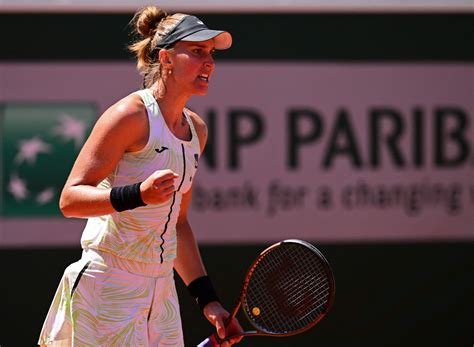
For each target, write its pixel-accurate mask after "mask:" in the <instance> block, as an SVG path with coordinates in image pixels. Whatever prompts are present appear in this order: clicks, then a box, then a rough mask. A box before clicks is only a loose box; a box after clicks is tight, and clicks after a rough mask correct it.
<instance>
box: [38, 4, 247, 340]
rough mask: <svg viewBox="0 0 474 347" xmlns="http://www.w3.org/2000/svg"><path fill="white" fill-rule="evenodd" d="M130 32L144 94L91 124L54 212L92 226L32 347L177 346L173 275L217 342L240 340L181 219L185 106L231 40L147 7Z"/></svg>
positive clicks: (193, 126) (188, 116) (200, 134)
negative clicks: (133, 32) (186, 290)
mask: <svg viewBox="0 0 474 347" xmlns="http://www.w3.org/2000/svg"><path fill="white" fill-rule="evenodd" d="M133 23H134V25H135V29H136V32H137V33H138V34H139V35H140V37H141V39H140V40H138V41H137V42H135V43H134V44H132V45H131V46H130V49H131V51H132V52H134V53H135V55H136V57H137V66H138V70H139V72H140V73H141V74H142V75H143V78H144V89H142V90H139V91H137V92H134V93H132V94H130V95H128V96H126V97H125V98H123V99H121V100H119V101H118V102H117V103H116V104H114V105H112V106H111V107H110V108H109V109H108V110H107V111H105V113H104V114H103V115H102V116H101V117H100V118H99V119H98V121H97V123H96V125H95V127H94V129H93V131H92V133H91V135H90V137H89V138H88V140H87V141H86V143H85V144H84V147H83V148H82V150H81V152H80V154H79V156H78V158H77V160H76V162H75V164H74V166H73V168H72V170H71V173H70V176H69V178H68V180H67V182H66V184H65V186H64V189H63V192H62V194H61V199H60V207H61V211H62V212H63V214H64V215H65V216H66V217H76V218H88V222H87V225H86V227H85V230H84V232H83V235H82V238H81V245H82V248H83V255H82V258H81V259H80V260H79V261H77V262H75V263H73V264H71V265H70V266H68V267H67V269H66V270H65V272H64V275H63V277H62V279H61V282H60V285H59V288H58V290H57V292H56V295H55V297H54V299H53V303H52V305H51V307H50V309H49V312H48V315H47V317H46V320H45V322H44V325H43V329H42V331H41V335H40V339H39V344H40V345H53V346H71V345H73V346H125V345H126V346H183V345H184V343H183V334H182V327H181V318H180V312H179V304H178V298H177V294H176V289H175V283H174V279H173V268H174V269H176V271H177V273H178V274H179V276H180V277H181V278H182V279H183V281H184V283H185V284H186V285H187V286H188V288H189V291H190V293H191V295H192V296H193V297H194V298H195V299H196V301H197V303H198V304H199V306H200V308H201V309H202V312H203V314H204V316H205V317H206V318H207V319H208V320H209V321H210V322H211V323H212V324H213V325H214V326H215V327H216V330H217V333H218V335H219V336H220V337H221V338H224V337H225V336H230V335H233V334H235V333H238V332H241V331H242V328H241V327H240V325H239V323H238V321H237V320H235V319H234V320H233V321H232V322H231V323H230V324H229V326H228V327H227V328H225V327H224V321H225V319H226V318H227V317H228V315H229V313H228V312H227V311H226V310H225V309H224V308H223V307H222V306H221V304H220V303H219V300H218V297H217V295H216V292H215V290H214V288H213V285H212V283H211V280H210V279H209V277H208V276H207V275H206V271H205V268H204V266H203V263H202V261H201V256H200V254H199V250H198V247H197V245H196V241H195V238H194V235H193V232H192V229H191V226H190V224H189V222H188V218H187V210H188V206H189V203H190V199H191V190H192V188H191V186H192V182H193V179H194V177H195V174H196V169H197V162H198V159H199V157H200V155H201V153H202V151H203V149H204V146H205V143H206V140H207V128H206V125H205V123H204V122H203V121H202V119H201V118H200V117H199V116H198V115H197V114H196V113H194V112H191V111H190V110H189V109H187V108H186V107H185V106H186V102H187V100H188V98H189V97H190V96H191V95H205V94H206V93H207V90H208V87H209V81H210V79H211V77H212V74H213V72H214V60H213V53H214V51H215V50H224V49H227V48H229V47H230V46H231V44H232V37H231V35H230V34H229V33H228V32H225V31H216V30H210V29H208V28H207V27H206V25H204V23H203V22H202V21H200V20H199V19H198V18H196V17H194V16H191V15H185V14H173V15H168V14H166V13H165V12H164V11H162V10H161V9H159V8H157V7H154V6H148V7H145V8H144V9H142V10H140V11H139V12H137V13H136V14H135V17H134V21H133ZM239 340H240V339H234V340H231V341H228V342H225V343H223V344H222V346H225V347H227V346H230V345H232V344H235V343H237V342H239Z"/></svg>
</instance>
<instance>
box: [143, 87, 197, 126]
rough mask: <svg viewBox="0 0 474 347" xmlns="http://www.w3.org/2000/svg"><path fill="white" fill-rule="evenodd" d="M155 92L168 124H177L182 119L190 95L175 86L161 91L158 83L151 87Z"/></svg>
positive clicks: (154, 94)
mask: <svg viewBox="0 0 474 347" xmlns="http://www.w3.org/2000/svg"><path fill="white" fill-rule="evenodd" d="M150 89H151V90H152V92H153V96H154V97H155V99H156V101H157V102H158V105H159V106H160V111H161V113H162V114H163V117H164V118H165V120H166V122H167V123H168V124H173V125H174V124H175V123H177V122H180V121H181V119H182V114H183V108H184V107H185V106H186V103H187V102H188V99H189V95H186V94H183V93H180V92H178V91H176V90H175V89H174V88H168V87H167V88H166V89H165V90H164V92H163V93H161V92H160V91H159V88H158V84H157V83H156V84H155V85H153V86H152V87H151V88H150Z"/></svg>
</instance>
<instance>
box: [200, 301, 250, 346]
mask: <svg viewBox="0 0 474 347" xmlns="http://www.w3.org/2000/svg"><path fill="white" fill-rule="evenodd" d="M203 313H204V316H206V318H207V320H208V321H209V322H211V324H212V325H214V326H215V327H216V330H217V335H218V336H219V338H220V339H222V340H223V339H224V338H225V337H226V336H232V335H237V334H239V333H242V332H243V330H242V327H241V326H240V324H239V322H238V321H237V319H236V318H235V317H233V318H232V321H231V322H230V323H229V324H228V325H227V327H226V326H225V323H226V321H227V318H228V317H229V312H227V311H226V310H225V309H224V308H223V307H222V305H221V304H220V303H219V302H217V301H213V302H210V303H209V304H207V305H206V307H204V310H203ZM240 340H242V336H240V337H236V338H233V339H230V340H228V341H225V342H223V343H222V344H221V347H229V346H232V345H233V344H235V343H238V342H240Z"/></svg>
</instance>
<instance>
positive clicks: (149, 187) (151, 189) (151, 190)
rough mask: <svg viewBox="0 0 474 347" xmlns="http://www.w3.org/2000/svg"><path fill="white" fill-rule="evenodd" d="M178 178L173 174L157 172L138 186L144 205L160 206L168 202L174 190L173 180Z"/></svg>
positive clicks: (168, 171)
mask: <svg viewBox="0 0 474 347" xmlns="http://www.w3.org/2000/svg"><path fill="white" fill-rule="evenodd" d="M178 177H179V175H178V174H176V173H175V172H173V171H171V170H169V169H167V170H157V171H155V172H153V173H152V174H151V175H150V176H149V177H148V178H147V179H146V180H145V181H143V182H142V184H141V185H140V193H141V197H142V200H143V202H144V203H145V204H161V203H163V202H165V201H168V200H169V199H170V198H171V196H172V195H173V193H174V191H175V190H176V185H175V180H176V179H177V178H178Z"/></svg>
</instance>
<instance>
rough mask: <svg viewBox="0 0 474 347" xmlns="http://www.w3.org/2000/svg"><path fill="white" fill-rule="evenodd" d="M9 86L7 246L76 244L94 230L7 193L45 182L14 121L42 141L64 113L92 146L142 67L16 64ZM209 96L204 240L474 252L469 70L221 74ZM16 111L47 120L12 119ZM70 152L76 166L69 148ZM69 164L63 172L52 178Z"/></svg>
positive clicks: (204, 100) (275, 68)
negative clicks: (45, 129) (443, 247)
mask: <svg viewBox="0 0 474 347" xmlns="http://www.w3.org/2000/svg"><path fill="white" fill-rule="evenodd" d="M0 74H1V75H2V76H3V77H2V86H1V89H0V102H1V103H2V107H3V108H2V109H3V113H2V128H1V129H2V134H1V136H2V143H3V149H2V151H3V157H2V170H3V171H2V172H3V176H2V204H3V208H2V215H1V216H0V218H1V222H0V223H1V225H2V230H1V232H0V245H2V246H9V245H10V246H11V245H23V244H29V245H43V244H57V243H58V242H59V243H61V244H70V243H78V242H79V241H78V240H79V237H80V232H81V231H82V230H81V229H82V227H83V223H84V222H83V221H71V220H65V219H64V218H62V217H61V216H58V214H57V210H54V208H53V210H52V212H51V213H50V214H48V213H46V212H44V213H43V212H41V213H37V212H35V211H34V210H33V211H30V210H28V209H24V208H23V207H22V206H21V204H22V203H25V204H26V203H27V201H30V200H29V199H25V200H18V198H15V196H14V195H13V193H12V191H11V188H9V187H11V186H12V179H17V178H19V177H20V176H19V174H18V173H17V171H18V170H17V167H16V166H15V165H20V164H21V165H23V167H24V169H25V170H26V169H27V168H28V170H29V169H30V168H31V170H34V165H33V164H34V162H31V161H32V159H28V157H27V155H26V154H25V153H23V152H22V151H21V148H22V144H23V145H24V144H25V141H26V140H27V139H28V138H29V139H32V138H35V135H34V134H33V133H31V134H30V133H28V136H26V135H25V138H23V137H21V136H16V135H13V134H14V133H15V130H14V127H13V125H10V124H11V122H12V120H11V119H13V118H18V119H22V121H21V122H25V124H30V127H29V128H30V130H32V129H35V130H38V132H40V131H42V130H41V127H38V128H37V127H36V125H35V124H36V123H31V122H30V121H29V120H28V119H29V118H28V117H32V116H35V117H37V116H40V117H41V118H42V119H43V118H44V119H48V117H53V118H54V119H57V122H59V123H58V124H61V121H62V122H65V120H64V118H60V117H59V116H54V115H57V114H58V112H57V110H56V109H48V107H50V106H48V105H50V104H51V103H64V104H67V105H68V106H65V108H64V110H63V111H61V112H63V114H70V115H72V117H73V118H74V119H76V120H80V121H81V122H82V123H81V124H83V128H82V129H83V130H86V133H88V131H90V127H91V126H92V123H93V121H91V112H96V113H97V114H96V116H99V115H100V113H101V112H103V111H104V110H105V109H106V108H107V107H108V106H110V105H111V104H112V103H114V102H116V101H117V100H118V99H120V98H121V97H123V96H125V95H127V94H128V93H130V92H132V91H134V90H136V89H138V88H139V87H140V84H141V83H140V82H141V81H140V78H139V76H138V74H137V73H136V71H135V67H134V65H133V63H132V64H130V63H103V64H100V63H90V64H89V63H88V64H85V63H82V64H74V63H67V64H66V63H65V64H26V63H25V64H13V63H11V64H6V63H5V64H0ZM210 83H211V84H210V90H209V93H208V95H207V96H205V97H192V98H191V100H190V102H189V107H190V108H191V109H193V110H194V111H196V112H197V113H198V114H200V115H201V116H202V118H204V120H205V121H206V123H207V125H208V130H209V139H208V143H207V148H206V152H205V155H204V156H203V157H201V160H200V162H199V170H198V176H197V177H196V181H195V186H194V190H193V201H192V204H191V207H190V209H191V211H190V220H191V224H192V226H193V228H194V230H195V233H196V235H197V237H198V239H199V240H200V241H202V242H204V243H224V242H225V243H229V242H261V241H265V242H267V241H272V240H279V239H282V238H305V239H312V240H319V241H326V242H358V241H394V240H467V239H470V240H472V239H474V229H473V228H472V225H473V224H474V213H473V212H474V179H473V177H474V176H473V173H474V128H473V127H474V125H473V112H474V101H473V92H474V67H473V66H472V64H467V63H466V64H393V63H390V64H389V63H385V64H373V63H371V64H356V63H353V64H342V63H333V64H324V63H291V62H282V63H267V62H261V63H242V62H233V63H232V62H224V63H221V64H219V63H218V65H217V68H216V71H215V73H214V75H213V76H212V77H211V82H210ZM19 104H21V105H29V107H30V109H31V108H33V109H35V110H37V113H35V112H33V113H24V112H23V111H21V110H19V109H14V108H12V105H19ZM74 105H82V106H80V107H82V109H81V108H77V107H79V106H74ZM87 105H94V107H95V109H94V107H93V108H91V106H87ZM22 107H24V106H22ZM7 111H8V112H7ZM44 113H47V114H48V115H46V114H44ZM33 114H34V115H33ZM12 117H13V118H12ZM25 117H26V118H25ZM55 117H56V118H55ZM57 117H59V118H57ZM61 119H62V120H61ZM51 122H52V123H51V126H50V127H49V128H50V129H53V130H52V131H53V133H49V134H50V135H48V136H58V137H57V138H55V139H54V140H53V139H52V138H51V139H50V140H51V141H49V142H48V141H47V140H46V139H45V138H42V137H41V136H40V135H37V138H41V139H43V142H41V143H36V147H35V148H36V153H37V163H38V165H39V163H40V160H46V159H45V158H47V157H48V156H50V155H52V153H53V152H54V151H55V150H56V148H59V147H61V143H60V142H59V141H60V139H61V137H60V136H59V135H58V134H59V132H58V131H56V135H54V129H57V130H58V129H59V128H58V127H59V126H60V125H58V124H56V123H55V124H53V123H54V122H56V120H54V122H53V119H52V118H51ZM5 139H7V140H5ZM8 139H12V140H11V141H14V142H11V141H10V140H8ZM54 141H56V142H54ZM37 142H38V141H37ZM5 143H6V144H5ZM15 148H16V150H15ZM68 148H69V149H68ZM68 148H66V147H64V150H65V151H68V153H69V154H68V155H67V157H68V158H73V157H75V156H76V155H77V154H76V152H75V150H76V147H74V145H73V140H72V139H70V141H69V147H68ZM22 153H23V154H22ZM42 158H43V159H42ZM58 158H59V157H58ZM42 165H43V164H42ZM45 165H46V164H45ZM71 165H72V161H71V162H68V161H63V160H62V159H57V162H56V164H55V165H53V164H51V169H52V170H54V171H52V172H55V171H57V170H59V171H64V170H65V171H67V172H68V171H69V170H70V167H71ZM56 168H57V169H56ZM66 169H67V170H66ZM38 170H39V168H38ZM41 170H43V169H41ZM38 172H41V175H44V177H48V176H49V174H48V173H47V172H46V171H44V172H43V171H38ZM15 174H16V175H17V176H15ZM23 175H25V176H26V173H25V174H23ZM50 177H51V179H53V178H54V176H50ZM58 181H59V179H58ZM61 184H63V182H62V183H61ZM47 187H48V185H45V186H44V189H47ZM41 189H43V187H42V188H41ZM41 192H42V190H40V191H38V193H41ZM32 197H33V196H31V198H32ZM36 199H37V197H36ZM23 201H24V202H23ZM28 203H32V202H31V201H30V202H28ZM21 211H30V212H27V213H26V212H25V213H26V214H27V215H25V214H24V213H23V212H21ZM20 217H21V218H20ZM32 225H41V227H40V228H33V229H35V230H31V229H32V228H31V226H32Z"/></svg>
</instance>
